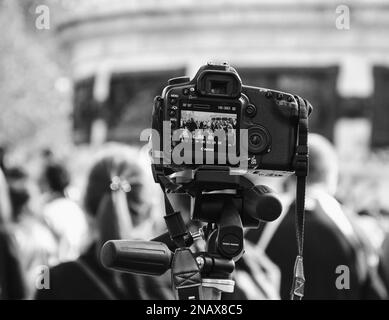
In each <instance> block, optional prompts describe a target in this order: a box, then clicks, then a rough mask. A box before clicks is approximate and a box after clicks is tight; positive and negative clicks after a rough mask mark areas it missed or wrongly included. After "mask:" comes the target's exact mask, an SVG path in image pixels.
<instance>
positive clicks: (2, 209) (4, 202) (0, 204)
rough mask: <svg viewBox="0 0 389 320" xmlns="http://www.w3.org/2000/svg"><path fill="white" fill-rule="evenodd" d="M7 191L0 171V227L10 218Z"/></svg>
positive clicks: (9, 203)
mask: <svg viewBox="0 0 389 320" xmlns="http://www.w3.org/2000/svg"><path fill="white" fill-rule="evenodd" d="M8 191H9V190H8V185H7V182H6V180H5V177H4V174H3V171H2V170H1V169H0V226H1V225H2V224H4V223H5V222H7V221H9V220H10V218H11V202H10V199H9V192H8Z"/></svg>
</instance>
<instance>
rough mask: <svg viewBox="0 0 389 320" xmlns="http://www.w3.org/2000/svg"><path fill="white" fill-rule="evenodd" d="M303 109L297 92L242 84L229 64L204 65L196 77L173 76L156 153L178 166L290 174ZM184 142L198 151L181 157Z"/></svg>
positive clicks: (158, 111)
mask: <svg viewBox="0 0 389 320" xmlns="http://www.w3.org/2000/svg"><path fill="white" fill-rule="evenodd" d="M223 67H224V68H226V70H227V71H223V70H221V69H222V68H223ZM208 68H210V69H211V70H210V71H208ZM215 68H216V67H215ZM199 88H200V89H199ZM201 88H203V90H201ZM236 89H239V92H240V93H239V92H237V91H236ZM298 110H299V108H298V104H297V100H296V98H295V97H294V96H293V95H291V94H288V93H283V92H280V91H275V90H269V89H265V88H258V87H251V86H244V85H241V82H240V78H239V76H238V74H237V73H236V71H235V70H234V69H233V68H230V67H228V66H217V70H216V71H215V70H214V66H210V65H207V66H203V67H202V68H200V70H199V71H198V73H197V75H196V76H195V78H194V79H192V80H190V79H189V78H186V77H182V78H175V79H171V80H169V85H168V86H167V87H165V89H164V90H163V92H162V96H161V97H160V99H157V101H156V105H155V112H154V115H153V129H156V130H157V131H158V132H159V134H160V136H161V135H162V139H161V140H160V150H153V155H154V156H155V155H158V156H157V157H156V158H160V160H161V158H163V161H164V163H163V164H162V166H163V167H165V168H170V169H173V171H179V170H182V169H186V168H191V169H194V168H197V167H199V166H201V165H215V166H226V165H227V166H229V167H230V168H242V169H248V170H249V172H252V173H255V174H259V175H266V176H282V175H289V174H291V173H292V172H294V157H295V153H296V145H297V128H298V120H299V118H298ZM163 122H164V124H162V123H163ZM198 131H201V132H202V133H198ZM219 132H221V133H225V136H223V135H222V136H219V135H218V133H219ZM166 139H167V142H166ZM223 139H224V140H223ZM164 140H165V142H164ZM184 141H185V142H187V143H189V145H190V146H191V147H190V149H191V150H192V152H191V154H190V157H187V156H184V155H183V157H181V161H178V162H177V161H175V159H174V151H172V150H174V148H175V147H176V146H177V145H179V144H181V143H183V142H184ZM167 145H168V146H169V148H168V150H166V146H167ZM187 145H188V144H187ZM154 147H155V146H154ZM230 148H231V149H230ZM187 150H188V149H186V151H187ZM199 150H200V152H199ZM161 151H162V152H161ZM181 151H183V150H181ZM186 151H185V152H186ZM185 152H183V153H185ZM220 156H221V157H220ZM182 159H184V160H182ZM237 159H238V161H236V160H237ZM210 160H211V163H210V162H209V161H210ZM232 160H233V161H232ZM242 160H243V161H242ZM242 163H243V165H242Z"/></svg>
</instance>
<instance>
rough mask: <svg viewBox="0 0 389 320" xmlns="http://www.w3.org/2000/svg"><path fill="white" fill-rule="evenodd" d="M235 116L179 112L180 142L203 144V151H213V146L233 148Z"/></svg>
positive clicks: (218, 113)
mask: <svg viewBox="0 0 389 320" xmlns="http://www.w3.org/2000/svg"><path fill="white" fill-rule="evenodd" d="M237 123H238V119H237V114H234V113H225V112H207V111H197V110H181V119H180V129H182V133H181V140H185V141H188V139H189V140H192V141H193V142H194V143H201V144H203V145H204V146H203V149H204V151H214V149H215V145H216V144H217V145H219V148H220V146H225V147H227V146H228V147H233V146H235V145H236V142H237V137H236V132H237Z"/></svg>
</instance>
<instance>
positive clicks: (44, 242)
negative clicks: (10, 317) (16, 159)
mask: <svg viewBox="0 0 389 320" xmlns="http://www.w3.org/2000/svg"><path fill="white" fill-rule="evenodd" d="M28 179H29V178H28V175H27V173H26V172H25V171H24V170H23V169H22V168H21V167H11V168H9V169H8V170H7V182H8V184H9V194H10V199H11V207H12V219H11V221H10V222H9V223H8V225H7V231H8V233H9V245H10V246H11V247H12V249H11V252H12V254H13V255H14V258H13V259H14V260H16V261H17V267H15V270H12V271H10V272H11V273H12V272H15V274H18V273H19V272H20V279H19V278H18V279H19V281H18V280H17V281H16V282H15V283H12V284H11V286H12V287H16V288H17V289H15V290H18V292H19V296H18V297H17V298H18V299H20V298H26V299H29V298H32V297H33V294H34V292H35V283H36V280H37V276H38V274H37V268H39V267H40V266H48V265H49V264H51V263H53V262H54V261H56V260H57V251H58V247H57V242H56V240H55V238H54V236H53V234H52V233H51V231H50V230H49V228H48V227H47V226H46V225H45V223H44V222H43V221H41V220H40V219H39V218H38V216H37V215H36V214H35V213H34V212H33V211H32V210H31V208H30V206H29V201H30V196H31V194H30V188H29V181H28Z"/></svg>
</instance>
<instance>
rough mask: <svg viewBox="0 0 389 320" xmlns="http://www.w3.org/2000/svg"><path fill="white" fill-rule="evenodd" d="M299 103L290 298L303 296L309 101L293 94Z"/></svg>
mask: <svg viewBox="0 0 389 320" xmlns="http://www.w3.org/2000/svg"><path fill="white" fill-rule="evenodd" d="M295 97H296V98H297V100H298V105H299V123H298V145H297V152H296V156H295V174H296V177H297V183H296V211H295V223H296V226H295V228H296V240H297V257H296V261H295V265H294V271H293V283H292V289H291V293H290V297H291V300H301V299H302V298H303V296H304V285H305V276H304V263H303V252H304V222H305V221H304V220H305V188H306V179H307V175H308V114H309V111H310V108H311V107H310V105H309V103H308V102H307V101H306V100H304V99H302V98H300V97H298V96H295Z"/></svg>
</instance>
